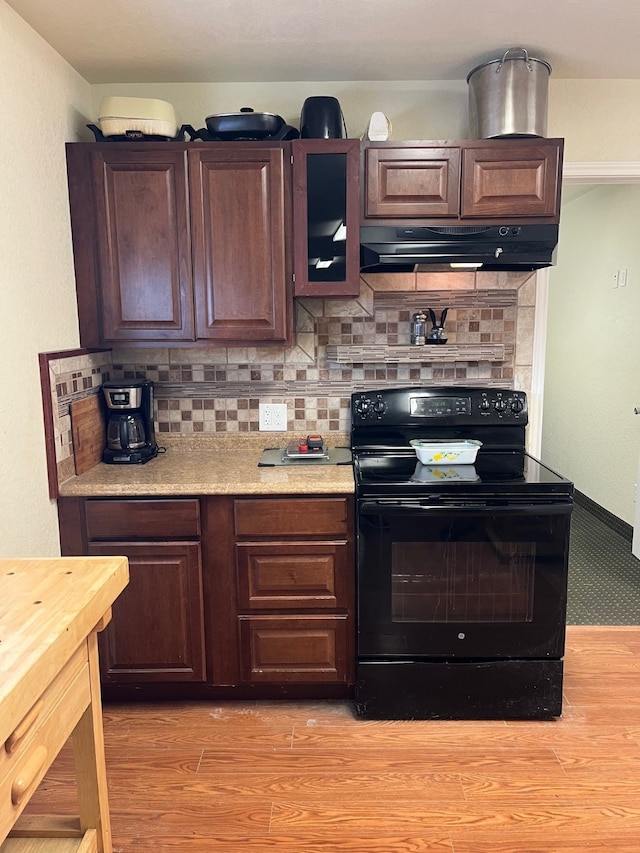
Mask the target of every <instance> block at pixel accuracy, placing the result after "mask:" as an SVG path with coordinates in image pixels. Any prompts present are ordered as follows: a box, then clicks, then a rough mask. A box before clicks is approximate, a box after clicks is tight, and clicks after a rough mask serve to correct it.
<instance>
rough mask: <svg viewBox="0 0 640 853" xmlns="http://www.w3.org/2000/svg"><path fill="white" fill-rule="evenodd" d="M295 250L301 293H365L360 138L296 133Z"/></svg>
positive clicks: (343, 294)
mask: <svg viewBox="0 0 640 853" xmlns="http://www.w3.org/2000/svg"><path fill="white" fill-rule="evenodd" d="M292 150H293V241H294V246H293V254H294V271H295V290H294V292H295V295H296V296H357V295H358V294H359V293H360V264H359V258H360V236H359V231H360V223H359V205H360V141H359V140H358V139H296V140H295V141H294V142H293V143H292Z"/></svg>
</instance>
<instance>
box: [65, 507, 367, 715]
mask: <svg viewBox="0 0 640 853" xmlns="http://www.w3.org/2000/svg"><path fill="white" fill-rule="evenodd" d="M58 513H59V520H60V533H61V536H60V541H61V550H62V554H63V556H72V555H79V554H87V555H89V556H105V555H124V556H126V557H128V558H129V571H130V582H129V585H128V586H127V587H126V589H125V590H124V591H123V593H122V594H121V595H120V597H119V598H118V599H117V600H116V602H115V603H114V605H113V618H112V621H111V623H110V624H109V626H108V627H107V629H106V630H105V631H104V632H103V634H102V635H101V646H100V665H101V675H102V681H103V684H104V685H105V687H107V688H108V687H109V686H113V687H114V689H115V688H117V689H118V692H117V693H114V695H127V690H128V689H131V690H135V691H136V692H135V695H138V696H141V697H144V696H145V690H146V691H147V693H148V695H149V696H150V697H153V696H158V695H166V696H172V695H175V696H176V697H177V696H182V697H188V696H193V697H196V696H201V695H209V696H219V697H221V698H223V697H225V696H236V697H238V698H241V697H246V696H263V697H265V698H266V697H269V696H274V697H275V696H282V695H295V694H296V690H297V691H298V695H301V696H302V695H312V696H314V697H322V696H324V695H326V696H328V697H329V696H330V697H335V696H339V695H347V691H348V687H349V685H351V684H353V680H354V669H355V664H354V661H355V627H354V610H355V607H354V595H355V592H354V591H355V578H354V575H355V554H354V536H353V528H354V518H353V514H354V506H353V498H352V496H350V495H345V496H326V497H324V496H320V497H307V496H304V497H298V496H295V495H292V496H285V497H270V496H264V497H244V496H237V497H234V496H226V495H225V496H204V497H200V498H166V499H153V498H150V499H139V498H131V499H121V498H112V499H106V498H104V499H103V498H61V499H60V500H59V503H58ZM165 688H166V689H165ZM123 690H124V693H122V691H123ZM305 690H306V691H307V692H306V693H305ZM107 695H108V691H107Z"/></svg>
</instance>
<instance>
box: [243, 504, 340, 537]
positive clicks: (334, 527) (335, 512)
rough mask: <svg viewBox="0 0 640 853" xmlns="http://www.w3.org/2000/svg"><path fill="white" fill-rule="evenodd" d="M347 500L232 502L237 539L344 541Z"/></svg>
mask: <svg viewBox="0 0 640 853" xmlns="http://www.w3.org/2000/svg"><path fill="white" fill-rule="evenodd" d="M347 513H348V501H347V498H273V499H270V498H248V499H238V500H236V501H234V514H235V528H236V535H237V536H270V537H274V536H316V537H320V536H322V537H324V538H327V537H330V538H338V537H340V538H344V537H346V536H347V529H348V526H349V523H348V515H347Z"/></svg>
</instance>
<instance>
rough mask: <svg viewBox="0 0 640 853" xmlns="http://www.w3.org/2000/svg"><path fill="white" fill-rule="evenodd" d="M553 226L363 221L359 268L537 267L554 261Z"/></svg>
mask: <svg viewBox="0 0 640 853" xmlns="http://www.w3.org/2000/svg"><path fill="white" fill-rule="evenodd" d="M557 245H558V226H557V225H533V224H528V225H510V224H504V225H450V226H449V225H419V226H400V227H398V226H393V225H391V226H389V225H363V226H362V227H361V228H360V269H361V271H362V272H413V271H414V270H415V268H416V266H418V265H429V266H435V265H441V266H443V267H445V268H447V269H456V268H457V265H459V267H460V268H463V269H464V268H470V269H480V270H505V271H506V270H520V271H526V270H536V269H541V268H542V267H549V266H552V265H553V264H554V263H555V251H556V246H557Z"/></svg>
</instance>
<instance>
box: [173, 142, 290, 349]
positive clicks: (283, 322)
mask: <svg viewBox="0 0 640 853" xmlns="http://www.w3.org/2000/svg"><path fill="white" fill-rule="evenodd" d="M285 145H287V144H286V143H279V144H276V143H272V144H271V145H266V144H264V145H262V144H260V145H258V144H257V143H255V142H251V143H241V142H236V143H229V144H224V143H216V144H214V145H212V146H210V147H209V146H207V148H194V149H191V150H190V151H189V152H188V155H189V175H190V186H191V192H192V195H191V217H192V233H193V264H194V293H195V304H196V336H197V337H198V338H202V339H208V340H214V341H221V342H237V343H244V344H247V343H248V342H254V341H255V342H261V341H285V340H286V339H287V337H288V333H289V313H290V312H289V304H288V302H289V300H288V294H289V293H290V290H291V285H290V281H291V276H290V275H288V270H287V253H286V246H285V233H286V231H285V225H286V222H287V218H288V210H287V207H286V194H285V163H284V150H285ZM287 150H289V149H288V147H287Z"/></svg>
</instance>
